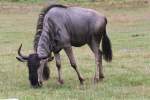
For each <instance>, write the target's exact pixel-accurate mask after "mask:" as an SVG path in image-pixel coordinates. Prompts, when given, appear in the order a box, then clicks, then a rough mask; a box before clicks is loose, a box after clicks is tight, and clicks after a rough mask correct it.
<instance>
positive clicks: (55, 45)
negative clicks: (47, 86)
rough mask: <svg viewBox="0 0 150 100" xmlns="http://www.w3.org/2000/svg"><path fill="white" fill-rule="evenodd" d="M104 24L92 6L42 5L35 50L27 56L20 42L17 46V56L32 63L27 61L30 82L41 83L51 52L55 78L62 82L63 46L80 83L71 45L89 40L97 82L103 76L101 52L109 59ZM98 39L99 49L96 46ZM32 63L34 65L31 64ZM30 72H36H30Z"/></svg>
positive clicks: (110, 51) (109, 49)
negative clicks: (55, 73) (56, 73)
mask: <svg viewBox="0 0 150 100" xmlns="http://www.w3.org/2000/svg"><path fill="white" fill-rule="evenodd" d="M106 24H107V19H106V17H105V16H104V15H102V14H100V13H98V12H96V11H94V10H92V9H86V8H80V7H66V6H63V5H51V6H49V7H47V8H46V9H44V10H43V11H42V12H41V14H40V16H39V20H38V25H37V32H36V35H35V39H34V50H35V53H33V54H30V55H29V56H28V57H26V56H23V55H22V54H21V53H20V49H21V46H20V48H19V50H18V54H19V55H20V56H19V57H17V59H18V60H21V61H28V63H31V65H30V64H28V67H29V77H30V75H31V79H30V82H31V85H33V86H37V85H38V84H40V83H42V81H43V76H42V75H43V74H44V73H45V72H46V71H45V72H44V73H43V70H44V68H48V67H47V66H45V64H46V65H47V62H48V59H47V58H48V57H50V59H51V53H52V52H53V53H54V56H55V60H56V66H57V69H58V76H59V77H58V81H59V82H60V83H61V84H62V83H63V79H62V77H61V60H60V54H59V52H60V51H61V50H62V49H64V50H65V52H66V54H67V56H68V58H69V60H70V63H71V66H72V67H73V68H74V69H75V71H76V72H77V75H78V78H79V80H80V83H81V84H83V81H84V79H83V78H82V76H81V75H80V73H79V71H78V68H77V65H76V61H75V58H74V55H73V52H72V46H75V47H80V46H82V45H85V44H88V46H89V47H90V49H91V50H92V52H93V53H94V55H95V61H96V71H95V76H94V81H95V82H97V81H99V80H100V79H102V78H104V75H103V72H102V55H103V57H104V59H105V60H106V61H111V60H112V50H111V43H110V40H109V38H108V36H107V33H106ZM101 40H102V51H101V50H100V49H99V48H100V42H101ZM35 66H36V68H34V67H35ZM30 67H32V68H30ZM31 69H33V71H31ZM30 71H31V73H30ZM33 73H34V74H35V73H36V74H35V75H32V74H33ZM32 83H35V84H32Z"/></svg>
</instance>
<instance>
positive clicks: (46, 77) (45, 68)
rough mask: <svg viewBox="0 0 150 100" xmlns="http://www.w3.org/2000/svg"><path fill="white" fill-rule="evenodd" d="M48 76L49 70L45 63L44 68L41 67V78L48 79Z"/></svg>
mask: <svg viewBox="0 0 150 100" xmlns="http://www.w3.org/2000/svg"><path fill="white" fill-rule="evenodd" d="M49 77H50V70H49V68H48V65H47V64H45V66H44V69H43V79H44V80H48V79H49Z"/></svg>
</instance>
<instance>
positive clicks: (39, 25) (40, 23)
mask: <svg viewBox="0 0 150 100" xmlns="http://www.w3.org/2000/svg"><path fill="white" fill-rule="evenodd" d="M53 7H60V8H67V7H66V6H64V5H59V4H56V5H50V6H48V7H45V8H44V9H43V10H42V11H41V13H40V14H39V18H38V21H37V27H36V34H35V36H34V51H35V52H36V51H37V46H38V42H39V39H40V36H41V33H42V30H43V21H44V17H45V15H46V13H47V12H48V11H49V10H50V9H51V8H53Z"/></svg>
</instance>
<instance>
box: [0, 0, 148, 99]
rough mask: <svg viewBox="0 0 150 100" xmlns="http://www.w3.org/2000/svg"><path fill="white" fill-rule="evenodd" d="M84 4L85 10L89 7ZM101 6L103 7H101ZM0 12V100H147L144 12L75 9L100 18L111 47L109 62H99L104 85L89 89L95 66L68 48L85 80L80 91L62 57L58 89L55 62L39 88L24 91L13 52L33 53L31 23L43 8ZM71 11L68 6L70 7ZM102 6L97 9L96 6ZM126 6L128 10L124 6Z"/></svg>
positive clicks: (22, 71) (23, 74) (6, 7)
mask: <svg viewBox="0 0 150 100" xmlns="http://www.w3.org/2000/svg"><path fill="white" fill-rule="evenodd" d="M89 4H90V5H89ZM103 4H105V6H103ZM1 5H2V6H3V7H2V6H0V23H1V24H0V99H3V98H19V100H149V99H150V46H149V39H150V34H149V33H150V27H149V26H150V21H149V17H150V10H149V9H150V6H149V4H146V6H145V5H144V6H143V5H134V4H133V5H132V4H128V3H127V4H125V5H117V4H114V5H111V4H106V3H104V2H103V3H102V4H101V3H92V4H91V3H84V4H78V3H77V5H81V6H82V7H89V8H93V9H96V10H97V11H99V12H102V13H104V14H105V15H106V16H107V17H108V27H107V31H108V33H109V37H110V39H111V41H112V47H113V55H114V57H113V61H112V63H106V62H105V61H103V67H104V74H105V79H104V81H102V82H99V83H98V84H96V85H95V84H93V82H92V81H93V79H92V78H93V76H94V72H95V62H94V57H93V54H92V52H91V51H90V49H89V48H88V47H87V46H83V47H81V48H74V53H75V57H76V59H77V62H78V65H79V70H80V72H81V74H82V75H83V76H84V78H85V85H84V86H80V84H79V81H78V79H77V75H76V73H75V71H74V70H73V69H72V68H71V66H70V64H69V61H68V58H67V57H66V55H65V53H64V51H61V56H62V71H63V78H64V81H65V83H64V85H59V84H57V70H56V67H55V62H54V61H53V62H52V63H50V64H49V66H50V69H51V79H50V80H48V81H47V82H45V83H44V85H43V87H42V88H39V89H33V88H31V87H30V85H29V81H28V70H27V67H26V63H21V62H18V61H17V60H16V59H15V57H16V56H17V49H18V47H19V45H20V44H21V43H23V48H22V52H23V53H25V54H29V53H31V52H33V47H32V45H33V44H32V42H33V37H34V34H35V28H36V20H37V18H38V13H39V11H40V9H41V8H42V6H43V5H35V4H33V5H32V4H29V5H28V6H27V4H18V3H17V4H15V3H3V4H1ZM70 5H73V4H70ZM101 5H102V6H101ZM127 5H129V6H127Z"/></svg>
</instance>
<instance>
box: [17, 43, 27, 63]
mask: <svg viewBox="0 0 150 100" xmlns="http://www.w3.org/2000/svg"><path fill="white" fill-rule="evenodd" d="M21 47H22V44H21V45H20V47H19V49H18V55H19V56H20V57H21V58H22V59H23V60H28V57H27V56H23V55H22V54H21V52H20V51H21Z"/></svg>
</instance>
